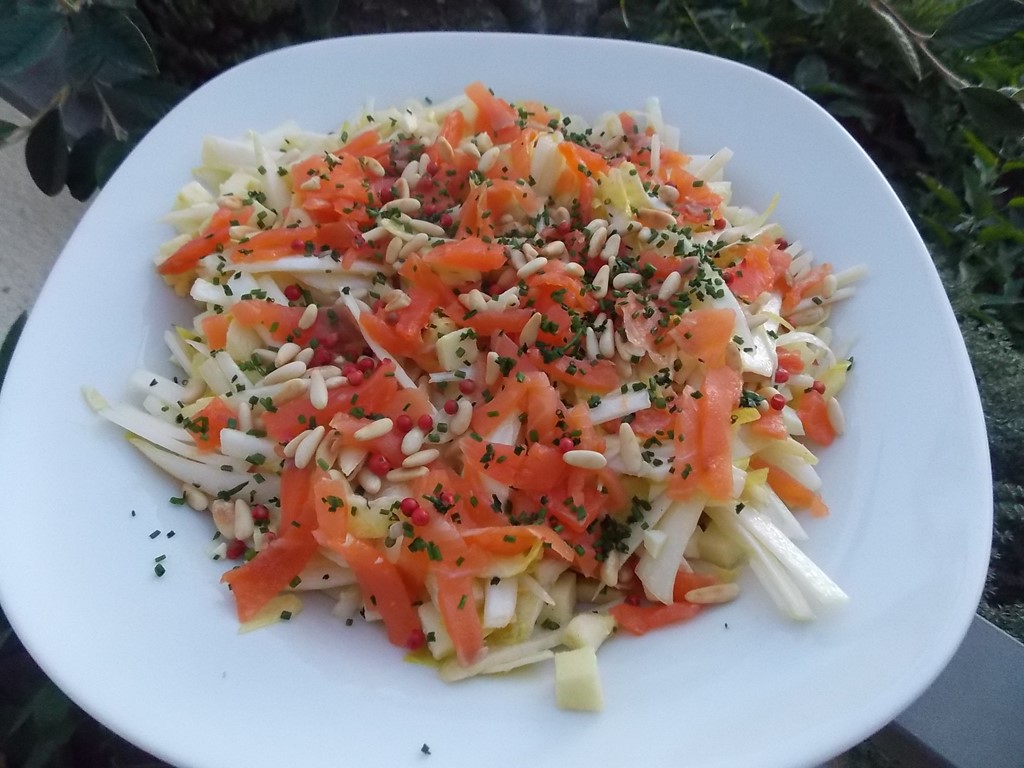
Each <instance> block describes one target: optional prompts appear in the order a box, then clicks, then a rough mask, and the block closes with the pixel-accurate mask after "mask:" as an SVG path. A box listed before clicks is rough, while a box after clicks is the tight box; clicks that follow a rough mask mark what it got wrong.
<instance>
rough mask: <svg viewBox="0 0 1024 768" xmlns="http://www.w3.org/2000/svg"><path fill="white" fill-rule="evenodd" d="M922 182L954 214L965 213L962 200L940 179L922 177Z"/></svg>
mask: <svg viewBox="0 0 1024 768" xmlns="http://www.w3.org/2000/svg"><path fill="white" fill-rule="evenodd" d="M921 181H922V182H924V185H925V186H926V187H928V191H929V192H931V193H932V194H933V195H935V198H936V199H937V200H938V201H939V202H940V203H942V204H943V205H945V206H946V207H947V208H949V210H950V211H952V212H953V213H960V212H961V211H963V206H962V205H960V200H959V199H958V198H957V196H956V195H955V194H953V192H952V191H951V190H950V189H949V187H947V186H946V185H945V184H943V183H942V182H940V181H939V180H938V179H936V178H933V177H931V176H925V175H922V176H921Z"/></svg>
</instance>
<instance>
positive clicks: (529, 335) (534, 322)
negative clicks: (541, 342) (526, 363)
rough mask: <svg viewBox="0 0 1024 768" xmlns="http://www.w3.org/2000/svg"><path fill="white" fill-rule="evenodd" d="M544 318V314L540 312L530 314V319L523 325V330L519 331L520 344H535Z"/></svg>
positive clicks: (528, 345)
mask: <svg viewBox="0 0 1024 768" xmlns="http://www.w3.org/2000/svg"><path fill="white" fill-rule="evenodd" d="M543 320H544V315H542V314H541V313H540V312H534V313H533V315H531V316H530V319H529V320H527V321H526V323H525V325H523V330H522V331H520V333H519V344H520V346H523V345H525V346H527V347H530V346H533V345H534V344H535V343H536V342H537V332H538V331H539V330H540V324H541V322H542V321H543Z"/></svg>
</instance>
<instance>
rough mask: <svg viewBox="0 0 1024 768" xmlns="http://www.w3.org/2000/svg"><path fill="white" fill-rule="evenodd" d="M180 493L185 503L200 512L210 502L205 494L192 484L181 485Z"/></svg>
mask: <svg viewBox="0 0 1024 768" xmlns="http://www.w3.org/2000/svg"><path fill="white" fill-rule="evenodd" d="M181 495H182V496H184V497H185V503H186V504H188V505H189V506H190V507H192V509H194V510H195V511H196V512H202V511H203V510H204V509H206V508H207V507H208V506H209V504H210V499H209V498H207V496H206V494H205V493H203V492H202V491H200V490H199V489H198V488H196V487H195V486H192V485H188V484H185V485H183V486H182V487H181Z"/></svg>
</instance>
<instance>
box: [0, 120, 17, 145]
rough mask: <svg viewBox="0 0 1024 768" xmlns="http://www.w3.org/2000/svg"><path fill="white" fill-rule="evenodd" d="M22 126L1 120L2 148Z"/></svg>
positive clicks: (0, 143) (0, 140)
mask: <svg viewBox="0 0 1024 768" xmlns="http://www.w3.org/2000/svg"><path fill="white" fill-rule="evenodd" d="M19 127H20V126H17V125H15V124H14V123H8V122H7V121H6V120H0V147H2V146H3V145H4V143H5V142H6V141H7V140H8V139H9V138H11V136H13V135H14V132H15V131H17V130H18V128H19Z"/></svg>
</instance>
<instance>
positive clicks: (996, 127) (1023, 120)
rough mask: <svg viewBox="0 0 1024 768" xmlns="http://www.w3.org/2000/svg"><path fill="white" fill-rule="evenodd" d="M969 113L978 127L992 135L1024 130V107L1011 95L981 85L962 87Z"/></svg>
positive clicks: (961, 95)
mask: <svg viewBox="0 0 1024 768" xmlns="http://www.w3.org/2000/svg"><path fill="white" fill-rule="evenodd" d="M960 98H961V99H962V100H963V103H964V107H965V108H966V109H967V114H968V115H970V117H971V119H972V120H973V121H974V122H975V124H977V126H978V128H979V129H981V130H982V131H983V132H984V133H987V134H989V135H991V136H1013V135H1016V134H1020V133H1021V132H1024V107H1022V105H1020V104H1018V103H1017V102H1016V101H1014V100H1013V99H1011V98H1010V97H1009V96H1006V95H1005V94H1002V93H1000V92H999V91H996V90H993V89H992V88H983V87H981V86H970V87H968V88H961V89H960Z"/></svg>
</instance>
